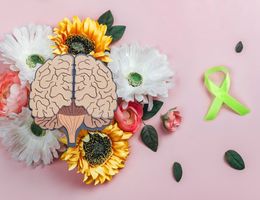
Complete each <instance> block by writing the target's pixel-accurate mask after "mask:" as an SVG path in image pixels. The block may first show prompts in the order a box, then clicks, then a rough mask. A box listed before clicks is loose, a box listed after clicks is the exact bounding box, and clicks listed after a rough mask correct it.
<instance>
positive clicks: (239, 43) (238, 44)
mask: <svg viewBox="0 0 260 200" xmlns="http://www.w3.org/2000/svg"><path fill="white" fill-rule="evenodd" d="M242 50H243V43H242V42H241V41H239V42H238V43H237V45H236V52H237V53H240V52H241V51H242Z"/></svg>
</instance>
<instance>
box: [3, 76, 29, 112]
mask: <svg viewBox="0 0 260 200" xmlns="http://www.w3.org/2000/svg"><path fill="white" fill-rule="evenodd" d="M28 93H29V91H28V88H27V87H25V86H22V85H21V81H20V79H19V77H18V73H17V72H12V71H7V72H4V73H2V74H0V117H4V116H9V114H11V113H16V114H18V113H20V112H21V111H22V107H24V106H27V104H28Z"/></svg>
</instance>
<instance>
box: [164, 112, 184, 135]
mask: <svg viewBox="0 0 260 200" xmlns="http://www.w3.org/2000/svg"><path fill="white" fill-rule="evenodd" d="M161 120H162V124H163V127H164V128H165V129H166V130H167V131H168V132H174V131H176V129H177V128H178V127H179V126H180V124H181V121H182V117H181V115H180V112H179V111H178V110H176V108H172V109H170V110H169V111H168V112H167V113H165V114H164V115H162V116H161Z"/></svg>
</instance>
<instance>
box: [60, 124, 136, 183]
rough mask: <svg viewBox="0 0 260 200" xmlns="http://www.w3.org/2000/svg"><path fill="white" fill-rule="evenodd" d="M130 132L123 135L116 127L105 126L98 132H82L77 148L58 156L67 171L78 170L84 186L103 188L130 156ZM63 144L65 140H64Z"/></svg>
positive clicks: (69, 149)
mask: <svg viewBox="0 0 260 200" xmlns="http://www.w3.org/2000/svg"><path fill="white" fill-rule="evenodd" d="M131 136H132V133H130V132H123V131H122V130H121V129H120V128H119V127H118V126H117V124H114V125H110V126H107V127H106V128H105V129H103V130H102V131H101V132H88V131H86V130H81V131H80V133H79V136H78V138H77V145H76V146H75V147H69V148H68V149H67V151H66V152H64V153H63V154H62V156H61V159H62V160H65V161H66V162H67V163H68V168H69V170H73V169H74V168H77V172H78V173H82V174H84V180H83V181H84V182H85V183H86V184H90V183H94V184H95V185H97V184H102V183H104V182H105V181H110V180H111V179H112V177H113V176H114V175H115V174H117V173H118V172H119V169H121V168H123V167H124V163H125V161H126V158H127V156H128V154H129V146H128V139H129V138H130V137H131ZM65 141H66V140H65Z"/></svg>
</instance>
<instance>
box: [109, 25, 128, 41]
mask: <svg viewBox="0 0 260 200" xmlns="http://www.w3.org/2000/svg"><path fill="white" fill-rule="evenodd" d="M125 29H126V26H112V27H111V28H110V29H108V31H107V34H106V35H110V36H111V37H112V39H113V42H116V41H118V40H120V39H121V38H122V37H123V35H124V32H125Z"/></svg>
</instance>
